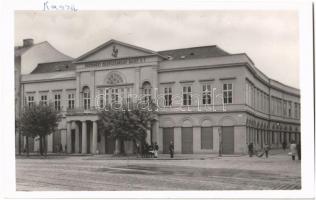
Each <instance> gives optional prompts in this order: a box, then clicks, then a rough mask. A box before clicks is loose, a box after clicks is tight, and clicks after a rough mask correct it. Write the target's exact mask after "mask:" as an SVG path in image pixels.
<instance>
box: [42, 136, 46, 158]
mask: <svg viewBox="0 0 316 200" xmlns="http://www.w3.org/2000/svg"><path fill="white" fill-rule="evenodd" d="M46 137H47V136H44V137H43V139H44V142H43V143H44V154H45V157H47V144H46Z"/></svg>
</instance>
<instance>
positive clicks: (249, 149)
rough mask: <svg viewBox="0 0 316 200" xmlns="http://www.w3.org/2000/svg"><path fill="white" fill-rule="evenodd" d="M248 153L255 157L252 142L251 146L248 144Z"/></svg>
mask: <svg viewBox="0 0 316 200" xmlns="http://www.w3.org/2000/svg"><path fill="white" fill-rule="evenodd" d="M248 153H249V157H252V155H253V143H252V142H250V144H248Z"/></svg>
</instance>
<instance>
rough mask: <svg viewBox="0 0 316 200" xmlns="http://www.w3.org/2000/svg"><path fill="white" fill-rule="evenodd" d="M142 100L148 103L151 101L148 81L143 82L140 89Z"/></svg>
mask: <svg viewBox="0 0 316 200" xmlns="http://www.w3.org/2000/svg"><path fill="white" fill-rule="evenodd" d="M142 94H143V100H144V101H145V102H149V101H150V100H151V85H150V83H149V82H148V81H146V82H144V84H143V87H142Z"/></svg>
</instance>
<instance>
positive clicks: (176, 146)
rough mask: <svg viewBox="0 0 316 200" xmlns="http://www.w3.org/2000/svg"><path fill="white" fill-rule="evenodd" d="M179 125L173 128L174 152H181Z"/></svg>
mask: <svg viewBox="0 0 316 200" xmlns="http://www.w3.org/2000/svg"><path fill="white" fill-rule="evenodd" d="M181 139H182V138H181V127H175V128H174V141H173V144H174V152H175V153H181V152H182V140H181Z"/></svg>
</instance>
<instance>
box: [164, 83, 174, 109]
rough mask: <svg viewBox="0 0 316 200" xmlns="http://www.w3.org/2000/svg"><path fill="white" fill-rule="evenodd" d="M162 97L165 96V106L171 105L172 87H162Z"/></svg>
mask: <svg viewBox="0 0 316 200" xmlns="http://www.w3.org/2000/svg"><path fill="white" fill-rule="evenodd" d="M164 97H165V102H164V103H165V106H171V105H172V88H171V87H165V88H164Z"/></svg>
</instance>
